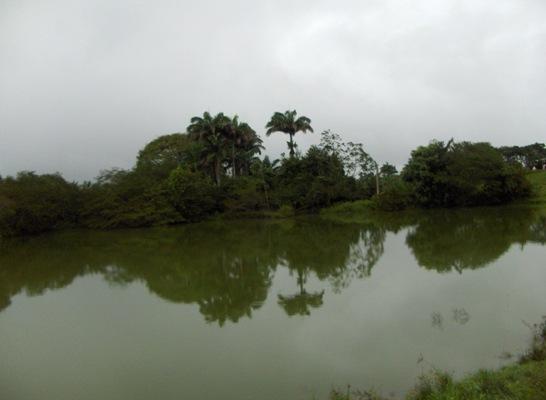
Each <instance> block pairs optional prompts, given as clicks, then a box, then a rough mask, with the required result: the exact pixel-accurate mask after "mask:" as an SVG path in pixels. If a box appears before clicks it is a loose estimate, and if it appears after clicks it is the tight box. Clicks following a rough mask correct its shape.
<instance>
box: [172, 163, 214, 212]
mask: <svg viewBox="0 0 546 400" xmlns="http://www.w3.org/2000/svg"><path fill="white" fill-rule="evenodd" d="M166 186H167V191H168V195H169V199H170V201H171V204H172V205H173V206H174V208H175V209H176V210H177V211H178V212H179V213H180V214H181V216H182V217H183V218H184V219H185V220H186V221H198V220H200V219H203V218H205V217H206V216H207V215H210V214H212V213H214V212H215V211H216V210H217V202H216V193H215V188H214V186H213V183H212V182H211V180H210V178H209V177H207V176H206V175H203V174H202V173H201V172H192V171H190V170H188V169H186V168H182V167H178V168H177V169H175V170H174V171H172V172H171V174H170V176H169V178H168V179H167V183H166Z"/></svg>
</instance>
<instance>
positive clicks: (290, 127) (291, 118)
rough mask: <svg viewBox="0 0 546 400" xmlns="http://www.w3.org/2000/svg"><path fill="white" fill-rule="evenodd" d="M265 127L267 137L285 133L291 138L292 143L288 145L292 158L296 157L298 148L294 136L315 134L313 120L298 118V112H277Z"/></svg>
mask: <svg viewBox="0 0 546 400" xmlns="http://www.w3.org/2000/svg"><path fill="white" fill-rule="evenodd" d="M265 127H266V128H267V132H266V135H267V136H269V135H271V134H272V133H273V132H283V133H286V134H287V135H289V136H290V141H289V142H287V144H288V149H289V150H290V157H291V158H292V157H294V154H295V148H296V145H295V143H294V135H295V134H296V133H297V132H303V133H305V132H307V131H310V132H313V128H312V127H311V120H310V119H309V118H307V117H304V116H301V117H299V118H297V112H296V110H293V111H285V112H284V113H281V112H276V113H275V114H273V116H272V117H271V119H270V121H269V122H268V123H267V125H266V126H265Z"/></svg>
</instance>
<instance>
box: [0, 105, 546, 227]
mask: <svg viewBox="0 0 546 400" xmlns="http://www.w3.org/2000/svg"><path fill="white" fill-rule="evenodd" d="M265 128H266V129H267V131H266V135H268V136H269V135H271V134H273V133H276V132H280V133H284V134H286V135H288V137H289V140H288V141H287V146H288V150H289V156H288V157H287V156H285V155H284V153H283V154H282V156H281V159H278V160H271V159H270V158H269V157H268V156H265V157H263V158H261V157H259V156H260V155H261V153H262V151H263V150H264V146H263V142H262V139H261V138H260V137H259V135H258V134H257V133H256V131H255V130H254V129H252V128H251V127H250V125H249V124H248V123H246V122H244V121H241V120H240V119H239V117H238V116H237V115H235V116H233V117H230V116H227V115H225V114H223V113H218V114H216V115H212V114H210V113H209V112H205V113H203V115H202V116H196V117H193V118H192V119H191V120H190V124H189V125H188V127H187V128H186V133H174V134H170V135H163V136H160V137H158V138H156V139H154V140H152V141H151V142H150V143H148V144H147V145H146V146H144V148H143V149H142V150H141V151H140V152H139V153H138V156H137V159H136V163H135V166H134V167H133V168H132V169H130V170H123V169H116V168H114V169H110V170H104V171H101V173H100V175H99V176H98V177H97V179H96V180H95V181H94V182H84V183H83V184H77V183H74V182H67V181H66V180H64V179H63V178H62V176H61V175H60V174H44V175H38V174H35V173H33V172H21V173H19V174H17V176H16V177H6V178H2V177H0V236H1V235H5V236H9V235H25V234H33V233H39V232H43V231H47V230H52V229H58V228H62V227H67V226H81V227H88V228H100V229H105V228H117V227H140V226H152V225H168V224H176V223H183V222H193V221H199V220H203V219H205V218H207V217H210V216H212V215H215V214H217V213H220V212H229V213H234V214H237V213H241V212H244V213H248V212H258V213H263V212H271V211H276V210H280V211H281V213H283V214H284V215H290V214H292V213H294V212H301V211H312V210H318V209H320V208H323V207H328V206H330V205H332V204H334V203H337V202H341V201H352V200H362V199H370V200H372V202H373V204H374V205H375V206H376V207H377V208H379V209H382V210H399V209H403V208H406V207H408V206H422V207H454V206H473V205H487V204H501V203H505V202H509V201H511V200H514V199H517V198H521V197H524V196H527V195H529V193H530V185H529V183H528V182H527V180H526V178H525V176H524V171H523V167H522V165H525V166H526V167H530V166H535V165H537V163H536V162H535V161H536V160H537V159H538V158H539V157H542V156H544V155H545V154H546V150H545V146H544V145H539V144H535V145H530V146H527V147H523V148H519V147H517V148H516V147H514V148H500V149H495V148H494V147H493V146H491V145H490V144H489V143H470V142H461V143H455V142H454V141H453V140H451V141H449V142H448V143H444V142H441V141H432V142H431V143H429V144H428V145H427V146H420V147H418V148H417V149H416V150H414V151H413V152H412V153H411V157H410V159H409V161H408V163H407V164H406V165H405V167H404V168H403V170H402V171H401V172H400V173H399V172H398V171H397V170H396V167H395V166H393V165H391V164H389V163H385V164H383V165H381V166H380V165H379V164H378V163H377V162H376V161H375V160H374V159H373V158H372V157H371V156H370V155H369V154H368V153H367V152H366V151H365V149H364V146H363V145H362V144H361V143H353V142H343V141H342V139H341V137H340V136H339V135H338V134H337V133H335V132H332V131H330V130H326V131H323V132H322V133H321V140H320V143H319V144H318V145H313V146H311V147H310V148H309V149H308V150H307V152H306V153H305V154H302V153H301V152H300V151H299V149H298V147H297V144H296V142H295V140H294V137H295V135H296V134H297V133H299V132H301V133H305V132H313V128H312V126H311V119H310V118H308V117H305V116H298V114H297V112H296V111H295V110H292V111H291V110H289V111H286V112H284V113H281V112H276V113H274V114H273V116H272V117H271V119H270V120H269V121H268V123H267V124H266V126H265ZM521 149H524V150H521ZM541 149H542V150H541ZM522 152H523V153H522ZM521 154H523V156H521ZM533 157H534V158H533ZM533 159H535V161H533Z"/></svg>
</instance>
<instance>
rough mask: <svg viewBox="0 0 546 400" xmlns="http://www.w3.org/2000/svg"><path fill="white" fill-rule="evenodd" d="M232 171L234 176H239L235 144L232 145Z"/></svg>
mask: <svg viewBox="0 0 546 400" xmlns="http://www.w3.org/2000/svg"><path fill="white" fill-rule="evenodd" d="M231 171H232V172H231V173H232V175H233V176H236V175H237V167H236V165H235V144H232V145H231Z"/></svg>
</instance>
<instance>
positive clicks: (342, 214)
mask: <svg viewBox="0 0 546 400" xmlns="http://www.w3.org/2000/svg"><path fill="white" fill-rule="evenodd" d="M527 179H528V180H529V182H530V183H531V187H532V194H531V196H530V197H529V198H527V199H525V200H521V201H517V202H515V203H514V204H516V205H544V206H546V171H533V172H529V173H528V174H527ZM407 211H408V210H407V209H406V210H405V211H404V213H407ZM377 213H380V214H382V215H387V214H392V213H391V212H382V211H379V210H378V209H377V206H376V204H375V203H374V202H373V201H372V200H357V201H351V202H343V203H338V204H335V205H333V206H331V207H327V208H324V209H322V210H321V211H320V214H321V215H322V216H324V217H329V218H337V219H343V218H351V219H353V218H354V217H362V216H367V217H370V215H371V214H377ZM394 214H395V215H399V214H398V213H396V212H395V213H394Z"/></svg>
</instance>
